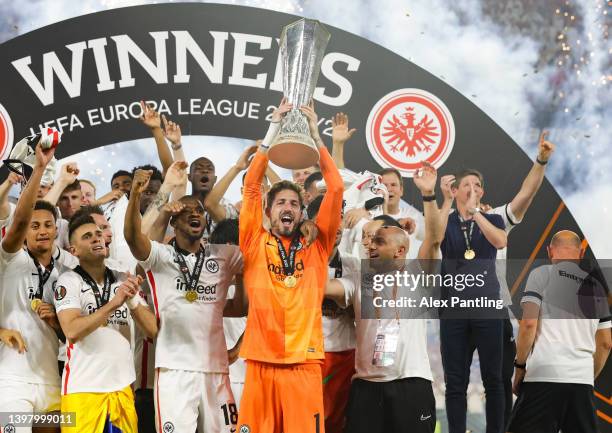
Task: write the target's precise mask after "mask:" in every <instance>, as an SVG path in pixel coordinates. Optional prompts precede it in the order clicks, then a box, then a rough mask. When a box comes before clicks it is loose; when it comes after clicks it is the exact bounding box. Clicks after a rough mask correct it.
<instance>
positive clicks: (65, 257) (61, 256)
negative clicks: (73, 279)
mask: <svg viewBox="0 0 612 433" xmlns="http://www.w3.org/2000/svg"><path fill="white" fill-rule="evenodd" d="M55 250H56V251H54V252H53V259H54V260H55V261H56V262H57V263H58V264H59V265H61V266H63V267H65V268H68V269H74V268H76V267H77V266H78V265H79V259H77V258H76V257H75V256H73V255H72V254H70V253H69V252H68V251H66V250H63V249H61V248H59V247H58V246H55Z"/></svg>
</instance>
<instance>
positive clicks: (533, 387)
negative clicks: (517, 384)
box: [507, 382, 597, 433]
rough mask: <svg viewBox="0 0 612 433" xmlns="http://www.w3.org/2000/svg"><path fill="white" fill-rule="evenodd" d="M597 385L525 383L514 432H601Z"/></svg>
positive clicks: (512, 422) (513, 417)
mask: <svg viewBox="0 0 612 433" xmlns="http://www.w3.org/2000/svg"><path fill="white" fill-rule="evenodd" d="M596 423H597V420H596V419H595V404H594V402H593V387H592V386H591V385H586V384H580V383H554V382H523V383H522V384H521V392H520V395H519V397H518V399H517V400H516V403H515V404H514V408H513V409H512V415H510V421H509V423H508V428H507V431H508V432H510V433H557V432H558V431H559V430H561V431H563V432H567V433H573V432H577V433H578V432H579V433H597V426H596Z"/></svg>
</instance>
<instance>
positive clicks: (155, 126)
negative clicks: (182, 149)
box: [140, 101, 173, 173]
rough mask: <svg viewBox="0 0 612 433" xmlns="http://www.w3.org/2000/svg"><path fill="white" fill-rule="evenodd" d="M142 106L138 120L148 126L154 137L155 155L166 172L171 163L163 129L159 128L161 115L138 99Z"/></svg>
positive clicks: (170, 155)
mask: <svg viewBox="0 0 612 433" xmlns="http://www.w3.org/2000/svg"><path fill="white" fill-rule="evenodd" d="M140 106H141V107H142V116H141V117H140V120H141V121H142V123H143V124H144V125H145V126H146V127H148V128H149V130H150V131H151V134H152V135H153V138H154V139H155V145H156V147H157V155H158V156H159V161H160V162H161V165H162V172H163V173H166V170H168V168H170V165H171V164H172V162H173V161H172V154H171V153H170V149H168V144H167V143H166V139H165V138H164V131H162V129H161V117H160V115H159V113H158V112H157V111H155V110H154V109H153V108H151V107H149V105H147V104H145V103H144V101H140Z"/></svg>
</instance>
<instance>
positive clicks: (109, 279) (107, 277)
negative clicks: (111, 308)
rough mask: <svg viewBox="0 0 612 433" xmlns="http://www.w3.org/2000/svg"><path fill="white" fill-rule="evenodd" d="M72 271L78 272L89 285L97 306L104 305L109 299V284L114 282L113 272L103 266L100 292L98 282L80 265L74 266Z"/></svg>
mask: <svg viewBox="0 0 612 433" xmlns="http://www.w3.org/2000/svg"><path fill="white" fill-rule="evenodd" d="M74 272H76V273H77V274H79V275H80V276H81V278H83V281H85V282H86V283H87V285H88V286H89V287H91V291H92V292H93V294H94V296H95V297H96V305H97V306H98V308H101V307H103V306H105V305H106V304H107V303H108V300H109V299H110V289H111V286H112V285H113V284H114V283H115V282H116V280H115V276H114V275H113V272H112V271H111V270H110V269H108V268H107V267H106V266H105V267H104V287H102V294H100V290H98V284H97V283H96V281H95V280H94V279H93V278H92V277H91V275H89V274H88V273H87V271H85V269H83V268H82V267H81V266H77V267H76V268H74Z"/></svg>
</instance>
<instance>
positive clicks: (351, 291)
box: [337, 272, 360, 307]
mask: <svg viewBox="0 0 612 433" xmlns="http://www.w3.org/2000/svg"><path fill="white" fill-rule="evenodd" d="M358 278H360V274H359V272H355V273H351V274H349V275H347V276H343V277H342V278H338V279H337V281H338V282H339V283H340V284H342V287H344V304H345V306H346V307H348V306H349V305H353V302H354V301H355V291H357V290H358V287H359V284H358V281H357V279H358Z"/></svg>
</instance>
